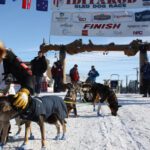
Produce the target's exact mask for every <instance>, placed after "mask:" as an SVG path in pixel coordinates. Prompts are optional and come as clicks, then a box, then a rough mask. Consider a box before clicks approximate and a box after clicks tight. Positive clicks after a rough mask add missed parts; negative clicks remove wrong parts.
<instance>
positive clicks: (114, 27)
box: [83, 23, 121, 29]
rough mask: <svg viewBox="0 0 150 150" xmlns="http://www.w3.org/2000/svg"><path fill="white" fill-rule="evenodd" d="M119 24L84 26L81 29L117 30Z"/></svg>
mask: <svg viewBox="0 0 150 150" xmlns="http://www.w3.org/2000/svg"><path fill="white" fill-rule="evenodd" d="M120 26H121V24H113V23H108V24H97V23H95V24H85V25H84V27H83V29H119V28H120Z"/></svg>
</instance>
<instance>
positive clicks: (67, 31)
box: [62, 29, 70, 35]
mask: <svg viewBox="0 0 150 150" xmlns="http://www.w3.org/2000/svg"><path fill="white" fill-rule="evenodd" d="M62 34H63V35H67V34H70V31H69V30H67V29H63V30H62Z"/></svg>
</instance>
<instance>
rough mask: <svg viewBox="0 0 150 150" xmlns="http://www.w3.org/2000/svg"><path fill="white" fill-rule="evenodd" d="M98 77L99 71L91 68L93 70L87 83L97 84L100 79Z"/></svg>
mask: <svg viewBox="0 0 150 150" xmlns="http://www.w3.org/2000/svg"><path fill="white" fill-rule="evenodd" d="M98 76H99V73H98V71H97V70H96V69H95V67H94V66H91V70H90V71H89V73H88V78H87V80H86V82H90V83H95V81H96V77H98Z"/></svg>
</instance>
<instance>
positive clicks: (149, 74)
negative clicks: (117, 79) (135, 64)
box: [141, 60, 150, 97]
mask: <svg viewBox="0 0 150 150" xmlns="http://www.w3.org/2000/svg"><path fill="white" fill-rule="evenodd" d="M141 73H142V75H143V94H144V95H143V97H147V94H149V96H150V63H149V62H148V61H147V60H146V61H145V62H144V64H143V66H142V67H141Z"/></svg>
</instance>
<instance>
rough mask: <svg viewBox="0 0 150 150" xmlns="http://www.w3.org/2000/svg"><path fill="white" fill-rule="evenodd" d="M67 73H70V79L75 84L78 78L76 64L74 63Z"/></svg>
mask: <svg viewBox="0 0 150 150" xmlns="http://www.w3.org/2000/svg"><path fill="white" fill-rule="evenodd" d="M69 75H70V79H71V82H72V84H74V85H76V84H77V82H78V81H79V79H80V76H79V72H78V65H77V64H75V65H74V67H73V68H72V69H70V73H69Z"/></svg>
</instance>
